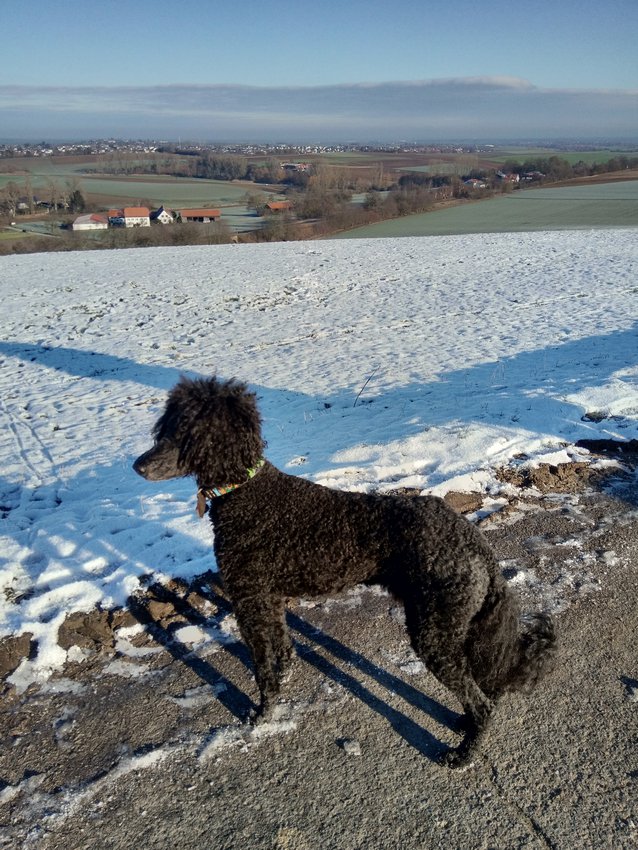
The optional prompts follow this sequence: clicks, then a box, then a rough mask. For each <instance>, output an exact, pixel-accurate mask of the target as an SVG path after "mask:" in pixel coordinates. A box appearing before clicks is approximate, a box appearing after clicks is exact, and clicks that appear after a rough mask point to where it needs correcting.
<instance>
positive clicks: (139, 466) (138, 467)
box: [133, 455, 146, 478]
mask: <svg viewBox="0 0 638 850" xmlns="http://www.w3.org/2000/svg"><path fill="white" fill-rule="evenodd" d="M133 469H134V470H135V471H136V472H137V474H138V475H141V476H142V478H143V477H144V472H145V471H146V464H145V463H144V455H140V457H138V459H137V460H136V461H135V463H134V464H133Z"/></svg>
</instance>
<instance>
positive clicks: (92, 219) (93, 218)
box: [71, 213, 109, 230]
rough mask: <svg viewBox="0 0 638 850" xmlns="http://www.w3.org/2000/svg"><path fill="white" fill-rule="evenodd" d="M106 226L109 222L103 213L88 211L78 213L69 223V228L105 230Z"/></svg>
mask: <svg viewBox="0 0 638 850" xmlns="http://www.w3.org/2000/svg"><path fill="white" fill-rule="evenodd" d="M108 226H109V222H108V219H107V218H106V216H105V215H99V213H88V214H87V215H79V216H78V217H77V218H76V219H75V221H74V222H73V224H72V225H71V229H72V230H106V229H107V228H108Z"/></svg>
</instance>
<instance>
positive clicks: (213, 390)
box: [133, 377, 265, 487]
mask: <svg viewBox="0 0 638 850" xmlns="http://www.w3.org/2000/svg"><path fill="white" fill-rule="evenodd" d="M153 436H154V438H155V445H154V446H153V447H152V448H151V449H149V450H148V451H147V452H145V453H144V454H143V455H140V457H138V459H137V460H136V461H135V463H134V464H133V469H134V470H135V471H136V472H137V473H138V474H139V475H142V476H143V477H144V478H147V479H148V480H149V481H163V480H165V479H167V478H181V477H183V476H186V475H193V476H194V477H195V478H196V479H197V483H198V484H199V486H200V487H207V486H221V485H226V484H230V483H235V482H241V481H243V480H244V479H245V477H246V470H247V469H250V468H251V467H254V466H255V464H256V463H257V462H258V461H259V459H260V458H261V457H262V454H263V450H264V446H265V443H264V441H263V440H262V437H261V418H260V416H259V412H258V410H257V404H256V399H255V395H254V393H251V392H249V391H248V389H247V388H246V386H245V384H242V383H239V382H238V381H234V380H230V381H218V380H217V378H214V377H213V378H210V379H207V380H203V379H198V380H190V379H189V378H185V377H182V378H181V380H180V382H179V383H178V384H177V385H176V386H174V387H173V389H172V390H171V391H170V392H169V394H168V398H167V400H166V407H165V409H164V413H163V414H162V415H161V416H160V418H159V419H158V420H157V422H156V423H155V427H154V428H153Z"/></svg>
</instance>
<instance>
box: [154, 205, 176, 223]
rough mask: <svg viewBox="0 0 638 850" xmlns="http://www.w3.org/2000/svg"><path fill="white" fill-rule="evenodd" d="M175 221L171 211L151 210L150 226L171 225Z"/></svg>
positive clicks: (160, 208) (162, 208)
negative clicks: (154, 224)
mask: <svg viewBox="0 0 638 850" xmlns="http://www.w3.org/2000/svg"><path fill="white" fill-rule="evenodd" d="M174 221H175V216H174V214H173V212H172V210H167V209H166V208H165V207H159V209H156V210H153V211H152V213H151V224H153V223H155V222H157V223H158V224H172V223H173V222H174Z"/></svg>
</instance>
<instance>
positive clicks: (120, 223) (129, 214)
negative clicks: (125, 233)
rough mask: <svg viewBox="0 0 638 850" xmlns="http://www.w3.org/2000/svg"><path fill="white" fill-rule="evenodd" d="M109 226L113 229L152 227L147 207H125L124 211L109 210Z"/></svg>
mask: <svg viewBox="0 0 638 850" xmlns="http://www.w3.org/2000/svg"><path fill="white" fill-rule="evenodd" d="M109 224H111V225H112V226H113V227H150V226H151V219H150V213H149V210H148V208H147V207H124V209H122V210H109Z"/></svg>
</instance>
